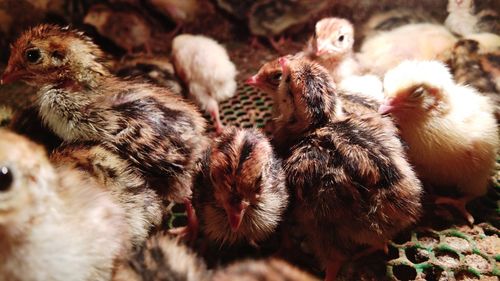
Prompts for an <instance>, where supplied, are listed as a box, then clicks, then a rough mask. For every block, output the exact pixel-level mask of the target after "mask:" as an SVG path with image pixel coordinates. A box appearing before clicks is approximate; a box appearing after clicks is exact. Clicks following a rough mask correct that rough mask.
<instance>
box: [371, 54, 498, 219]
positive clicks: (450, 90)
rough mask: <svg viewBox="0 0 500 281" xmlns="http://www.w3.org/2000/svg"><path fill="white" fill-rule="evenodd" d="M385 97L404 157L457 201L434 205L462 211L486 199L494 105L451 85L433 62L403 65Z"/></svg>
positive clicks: (494, 143) (494, 142) (392, 74)
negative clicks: (451, 192)
mask: <svg viewBox="0 0 500 281" xmlns="http://www.w3.org/2000/svg"><path fill="white" fill-rule="evenodd" d="M384 90H385V94H386V96H387V100H386V102H385V104H383V105H382V106H381V107H380V112H381V113H382V114H387V113H390V114H391V115H392V117H393V118H394V120H395V122H396V123H397V125H398V128H399V129H400V134H401V137H402V139H403V140H404V141H405V142H406V143H407V144H408V147H409V150H408V156H409V158H410V160H411V163H412V164H413V165H414V166H415V169H416V171H417V173H418V175H419V178H420V179H422V182H423V183H424V184H427V185H430V186H432V187H434V188H454V189H456V190H458V191H459V192H460V193H461V195H462V196H463V197H462V198H460V199H451V198H441V199H438V203H439V202H442V203H447V204H452V205H454V206H456V207H457V208H458V209H459V210H460V211H461V212H462V213H463V214H464V215H465V217H466V218H467V220H468V221H469V222H470V223H472V222H473V220H474V219H473V217H472V216H471V215H470V214H469V213H468V212H467V210H466V209H465V205H466V204H467V202H469V201H470V200H471V199H473V198H475V197H478V196H481V195H484V194H486V191H487V187H488V182H489V178H490V175H491V173H492V171H493V169H494V166H495V158H496V155H497V150H498V146H499V139H498V128H497V123H496V120H495V117H494V115H493V111H494V108H493V105H492V102H491V101H490V100H489V99H488V98H487V97H484V96H482V95H480V94H479V93H478V92H477V91H476V90H475V89H473V88H471V87H467V86H461V85H457V84H455V82H454V81H453V79H452V76H451V74H450V72H449V71H448V69H447V68H446V67H445V66H444V65H443V64H442V63H440V62H437V61H405V62H403V63H401V64H400V65H399V66H397V67H395V68H394V69H392V70H390V71H388V72H387V74H386V75H385V77H384Z"/></svg>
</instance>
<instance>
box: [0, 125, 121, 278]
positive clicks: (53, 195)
mask: <svg viewBox="0 0 500 281" xmlns="http://www.w3.org/2000/svg"><path fill="white" fill-rule="evenodd" d="M0 135H1V137H0V236H1V237H2V239H0V253H1V254H0V279H1V280H9V281H45V280H54V281H72V280H74V281H107V280H110V278H111V274H112V269H113V262H114V260H115V259H116V258H117V257H119V256H120V255H123V254H125V250H126V245H125V244H126V243H125V241H127V239H128V238H127V231H126V230H127V228H126V226H125V224H124V214H123V213H122V210H121V208H120V207H119V206H117V205H116V204H115V203H113V201H112V200H111V198H110V197H109V195H108V194H107V193H105V192H104V191H103V188H102V186H100V185H99V184H98V183H97V182H96V181H95V180H94V179H93V178H91V177H88V176H86V175H84V174H82V173H78V172H77V171H75V170H73V169H71V168H68V167H59V168H56V167H53V166H52V165H51V164H50V162H49V160H48V159H47V156H46V154H45V151H44V150H43V149H42V147H40V146H38V145H36V144H34V143H32V142H31V141H28V140H27V139H26V138H24V137H22V136H20V135H17V134H14V133H12V132H9V131H7V130H3V129H0Z"/></svg>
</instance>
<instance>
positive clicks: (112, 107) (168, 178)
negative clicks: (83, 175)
mask: <svg viewBox="0 0 500 281" xmlns="http://www.w3.org/2000/svg"><path fill="white" fill-rule="evenodd" d="M103 58H104V54H103V53H102V51H101V50H100V49H99V48H98V47H97V46H96V45H95V44H94V43H93V42H92V41H91V40H90V39H89V38H88V37H86V36H84V35H83V34H82V33H80V32H78V31H75V30H71V29H68V28H61V27H58V26H55V25H39V26H36V27H34V28H31V29H29V30H27V31H26V32H24V33H23V34H22V35H21V36H20V37H19V39H18V40H17V41H16V42H15V43H14V44H13V47H12V52H11V56H10V58H9V63H8V66H7V68H6V70H5V72H4V74H3V77H2V81H3V83H8V82H12V81H16V80H22V81H24V82H26V83H28V84H31V85H33V86H36V87H37V88H38V89H39V90H38V93H37V100H36V105H37V107H38V111H39V115H40V117H41V119H42V120H43V122H44V123H45V124H46V125H47V126H48V127H49V128H50V129H51V130H52V131H54V133H55V134H56V135H58V136H59V137H61V138H62V139H63V140H64V141H66V142H83V141H91V142H98V143H102V144H103V145H105V146H106V147H108V149H110V150H112V151H114V152H115V153H117V154H119V155H120V157H122V158H124V159H126V160H127V161H129V162H130V165H131V166H132V167H134V168H135V169H136V170H138V171H140V172H141V173H142V175H143V176H144V177H145V178H146V179H147V180H148V182H149V184H150V185H151V187H152V188H155V189H156V190H157V191H158V192H159V193H160V194H161V195H163V196H164V198H165V199H168V200H173V201H176V202H183V201H184V200H185V199H186V198H189V196H190V194H191V177H192V173H193V170H194V168H195V163H196V162H197V160H198V159H199V158H200V157H201V153H202V151H203V150H204V149H205V148H206V142H207V139H206V137H205V136H204V132H205V120H204V119H203V117H202V116H201V114H200V113H199V112H198V111H197V110H196V108H195V107H194V106H193V105H191V104H189V103H187V102H185V101H184V100H183V99H182V98H180V97H178V96H177V95H175V94H173V93H171V92H170V91H168V90H167V89H165V88H160V87H155V86H153V85H150V84H145V83H139V82H134V81H129V80H124V79H120V78H117V77H115V76H113V75H112V74H110V73H109V71H108V69H107V67H106V66H105V64H104V63H103V60H104V59H103Z"/></svg>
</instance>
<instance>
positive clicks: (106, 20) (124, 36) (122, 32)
mask: <svg viewBox="0 0 500 281" xmlns="http://www.w3.org/2000/svg"><path fill="white" fill-rule="evenodd" d="M83 22H84V23H86V24H89V25H92V26H94V27H95V28H96V29H97V32H99V34H101V35H102V36H106V37H108V38H109V39H111V40H112V41H113V42H114V43H115V44H116V45H118V46H119V47H121V48H123V49H125V50H126V51H127V53H128V54H131V53H133V52H134V51H135V50H138V49H139V48H142V50H144V51H146V53H151V48H150V41H151V26H150V23H149V22H148V21H147V19H146V18H145V17H144V16H143V15H141V14H140V13H139V12H138V11H137V10H136V9H119V10H116V9H113V8H110V7H108V6H106V5H103V4H97V5H94V6H92V7H91V8H90V10H89V11H88V13H87V15H86V16H85V18H84V19H83Z"/></svg>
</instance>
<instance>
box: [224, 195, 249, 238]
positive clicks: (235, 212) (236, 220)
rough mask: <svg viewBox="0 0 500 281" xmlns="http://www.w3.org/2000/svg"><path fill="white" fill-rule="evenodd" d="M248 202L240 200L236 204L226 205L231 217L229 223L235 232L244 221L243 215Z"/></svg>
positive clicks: (228, 215)
mask: <svg viewBox="0 0 500 281" xmlns="http://www.w3.org/2000/svg"><path fill="white" fill-rule="evenodd" d="M247 207H248V203H245V202H240V203H238V204H236V205H231V206H228V207H226V213H227V217H228V219H229V225H230V226H231V230H232V231H233V232H236V231H238V229H239V228H240V226H241V223H242V222H243V216H244V215H245V212H246V209H247Z"/></svg>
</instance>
